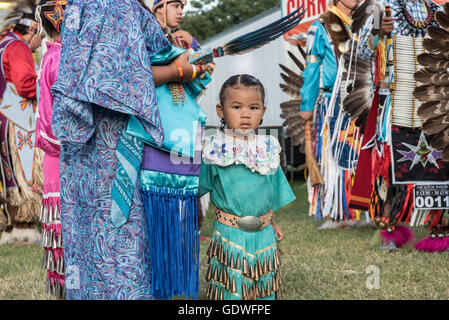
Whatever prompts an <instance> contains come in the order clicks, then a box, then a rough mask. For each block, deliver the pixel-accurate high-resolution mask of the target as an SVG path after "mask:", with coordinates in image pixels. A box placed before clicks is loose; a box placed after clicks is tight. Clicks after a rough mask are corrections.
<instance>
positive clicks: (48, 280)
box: [45, 277, 51, 294]
mask: <svg viewBox="0 0 449 320" xmlns="http://www.w3.org/2000/svg"><path fill="white" fill-rule="evenodd" d="M45 292H47V293H48V294H51V289H50V278H48V277H47V281H46V282H45Z"/></svg>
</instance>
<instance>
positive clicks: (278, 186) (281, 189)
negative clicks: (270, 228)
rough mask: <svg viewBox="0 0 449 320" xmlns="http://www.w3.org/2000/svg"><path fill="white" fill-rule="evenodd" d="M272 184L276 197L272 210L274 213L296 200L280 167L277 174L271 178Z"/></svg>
mask: <svg viewBox="0 0 449 320" xmlns="http://www.w3.org/2000/svg"><path fill="white" fill-rule="evenodd" d="M270 178H271V184H272V186H273V190H274V192H275V195H274V197H273V199H274V201H273V206H272V209H273V211H274V212H276V211H278V210H279V209H280V208H282V207H284V206H286V205H287V204H289V203H291V202H293V201H294V200H295V199H296V196H295V194H294V193H293V190H292V188H291V187H290V184H289V183H288V181H287V178H286V177H285V174H284V171H282V168H281V167H279V168H278V169H277V172H276V173H275V174H273V175H271V176H270Z"/></svg>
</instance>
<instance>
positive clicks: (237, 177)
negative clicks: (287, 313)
mask: <svg viewBox="0 0 449 320" xmlns="http://www.w3.org/2000/svg"><path fill="white" fill-rule="evenodd" d="M203 150H204V151H203V162H202V167H201V174H200V194H201V195H204V194H206V193H208V192H210V196H211V201H212V203H213V204H214V205H215V206H216V207H217V208H219V209H221V210H222V211H225V212H227V213H230V214H233V215H237V216H239V217H245V216H260V215H263V214H265V213H266V212H268V211H269V210H270V209H271V210H273V211H274V212H276V211H277V210H279V209H280V208H281V207H283V206H285V205H287V204H288V203H290V202H292V201H293V200H295V195H294V193H293V191H292V189H291V188H290V185H289V184H288V182H287V179H286V177H285V175H284V173H283V171H282V169H281V167H280V166H279V153H280V151H281V147H280V145H279V142H278V141H277V140H276V139H275V138H274V137H272V136H262V135H258V136H256V135H251V136H249V137H248V141H245V140H243V139H233V138H232V137H230V136H228V135H225V134H223V133H219V134H217V135H213V136H210V137H207V138H206V141H205V145H204V149H203ZM207 254H208V256H209V269H208V271H207V274H206V280H207V281H209V286H208V290H207V295H206V298H208V299H225V300H239V299H245V300H246V299H275V298H276V293H278V298H280V284H281V282H282V273H281V271H280V269H279V267H280V263H281V260H280V251H279V249H278V245H277V240H276V237H275V232H274V229H273V227H272V225H271V224H270V225H268V226H267V227H265V228H264V229H262V230H260V231H257V232H245V231H243V230H241V229H237V228H233V227H230V226H227V225H224V224H222V223H219V222H218V221H217V220H215V221H214V227H213V234H212V241H211V245H210V247H209V249H208V252H207Z"/></svg>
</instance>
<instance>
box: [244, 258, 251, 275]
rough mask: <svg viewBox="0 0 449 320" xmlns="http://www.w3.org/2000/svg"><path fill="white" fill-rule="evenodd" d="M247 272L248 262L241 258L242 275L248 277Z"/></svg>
mask: <svg viewBox="0 0 449 320" xmlns="http://www.w3.org/2000/svg"><path fill="white" fill-rule="evenodd" d="M249 272H250V271H249V266H248V260H247V259H246V258H243V274H244V275H248V274H249Z"/></svg>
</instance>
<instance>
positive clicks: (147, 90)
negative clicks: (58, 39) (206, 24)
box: [52, 0, 170, 299]
mask: <svg viewBox="0 0 449 320" xmlns="http://www.w3.org/2000/svg"><path fill="white" fill-rule="evenodd" d="M62 30H63V32H62V52H61V62H60V67H59V73H58V80H57V82H56V83H55V84H54V86H53V87H52V92H53V94H54V97H55V99H54V111H53V119H52V128H53V131H54V133H55V135H56V137H57V138H58V139H59V140H60V141H61V158H60V176H61V178H60V179H61V181H60V182H61V219H62V224H63V242H64V254H65V255H64V259H65V261H64V262H65V266H66V295H67V299H152V298H154V297H153V296H152V295H151V290H150V289H151V283H150V282H151V269H150V265H149V248H148V231H147V225H146V222H145V216H144V214H143V205H142V200H141V195H140V192H139V191H140V185H138V184H139V181H137V182H136V184H137V185H136V186H135V188H134V190H135V192H134V197H133V199H132V205H131V208H130V215H129V218H128V221H127V223H126V224H124V225H123V226H122V227H120V228H116V227H114V225H113V223H112V219H111V203H112V197H111V189H112V184H113V182H114V179H115V176H116V171H117V167H118V161H117V157H116V148H117V143H118V140H119V138H120V136H121V134H122V132H123V130H124V129H126V123H127V121H128V118H129V115H135V116H136V117H137V118H138V119H139V121H140V122H141V123H142V125H143V126H144V128H145V130H146V131H147V132H148V133H149V134H151V136H152V137H153V139H154V140H155V141H159V142H160V141H162V140H163V131H162V128H161V123H160V118H159V111H158V108H157V103H156V95H155V87H154V83H153V76H152V72H151V58H152V57H153V56H154V55H155V54H156V53H157V52H158V51H160V50H162V49H164V48H165V47H166V46H168V45H170V44H169V42H168V41H167V40H166V37H165V36H164V34H163V32H162V30H161V29H160V26H159V24H158V22H157V21H156V19H155V18H154V17H153V15H152V14H151V13H149V12H148V11H146V10H145V9H144V8H143V7H142V6H141V5H140V3H139V2H138V1H137V0H121V1H115V0H69V2H68V7H67V10H66V15H65V17H64V21H63V26H62Z"/></svg>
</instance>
